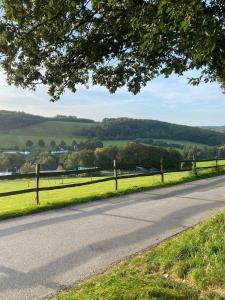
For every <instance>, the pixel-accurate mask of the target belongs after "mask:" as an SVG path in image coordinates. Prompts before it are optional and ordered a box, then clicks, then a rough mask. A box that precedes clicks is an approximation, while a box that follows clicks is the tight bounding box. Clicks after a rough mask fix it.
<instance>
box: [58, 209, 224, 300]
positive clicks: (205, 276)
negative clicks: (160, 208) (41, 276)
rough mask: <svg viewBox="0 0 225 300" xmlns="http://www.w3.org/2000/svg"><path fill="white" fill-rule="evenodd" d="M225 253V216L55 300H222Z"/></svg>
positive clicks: (62, 294) (115, 268) (181, 235)
mask: <svg viewBox="0 0 225 300" xmlns="http://www.w3.org/2000/svg"><path fill="white" fill-rule="evenodd" d="M224 253H225V212H224V213H219V214H217V215H215V216H214V217H212V218H210V219H209V220H207V221H205V222H203V223H202V224H200V225H198V226H196V227H195V228H194V229H192V230H189V231H186V232H184V233H182V234H180V235H178V236H176V237H175V238H173V239H171V240H168V241H166V242H164V243H161V244H160V245H158V246H157V247H155V248H154V249H151V250H149V251H146V252H145V253H142V254H140V255H137V256H136V257H134V258H132V259H130V260H127V261H125V262H122V263H120V264H118V265H117V266H115V267H113V268H111V269H110V270H108V271H107V272H106V273H105V274H103V275H99V276H97V277H95V278H94V279H90V280H88V281H87V282H84V283H82V284H80V285H78V286H77V287H74V288H73V289H70V290H69V291H67V292H63V293H60V294H58V295H57V296H55V297H54V298H53V299H54V300H109V299H110V300H150V299H152V300H156V299H157V300H158V299H161V300H197V299H198V300H200V299H201V300H219V299H221V300H222V299H224V296H225V276H223V275H224V271H225V257H224Z"/></svg>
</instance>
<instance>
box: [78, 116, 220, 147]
mask: <svg viewBox="0 0 225 300" xmlns="http://www.w3.org/2000/svg"><path fill="white" fill-rule="evenodd" d="M83 135H88V136H92V137H98V138H99V139H103V140H104V139H112V140H113V139H114V140H117V139H118V140H124V139H130V140H135V139H138V138H139V139H140V138H142V139H143V138H144V139H173V140H188V141H191V142H195V143H203V144H206V145H210V146H216V145H221V144H224V143H225V134H224V133H220V132H215V131H211V130H206V129H202V128H199V127H191V126H185V125H176V124H171V123H166V122H161V121H155V120H141V119H130V118H117V119H103V121H102V122H101V123H99V124H98V125H97V126H95V127H92V128H87V129H83Z"/></svg>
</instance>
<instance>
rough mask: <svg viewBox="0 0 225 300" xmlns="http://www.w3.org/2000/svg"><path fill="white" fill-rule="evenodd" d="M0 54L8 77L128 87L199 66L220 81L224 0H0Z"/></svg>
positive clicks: (27, 83) (54, 93) (26, 82)
mask: <svg viewBox="0 0 225 300" xmlns="http://www.w3.org/2000/svg"><path fill="white" fill-rule="evenodd" d="M0 10H1V11H2V13H1V17H0V61H1V66H2V67H3V68H4V70H5V72H6V74H7V79H8V82H9V83H10V84H14V85H16V86H21V87H23V88H33V89H34V88H35V87H36V85H37V84H44V85H47V86H48V87H49V94H50V96H51V97H52V100H57V99H59V98H60V95H61V94H62V93H63V92H64V90H65V89H66V88H68V89H70V90H71V91H72V92H75V91H76V88H77V85H78V84H84V85H88V82H89V81H90V82H91V83H92V84H100V85H102V86H105V87H106V88H107V89H108V90H109V91H110V92H115V91H116V90H117V88H119V87H122V86H127V87H128V90H129V91H130V92H132V93H134V94H136V93H138V92H139V91H140V89H141V87H142V86H145V85H146V83H147V82H148V81H150V80H152V79H153V78H155V77H157V76H159V75H164V76H165V77H168V76H169V75H170V74H172V73H176V74H178V75H182V74H183V73H184V72H185V71H187V70H192V69H198V70H200V75H199V77H197V78H190V80H189V81H190V83H192V84H199V83H200V82H201V81H205V82H209V81H219V82H220V83H221V86H222V87H223V88H224V87H225V67H224V66H225V47H224V45H225V14H224V11H225V2H224V0H122V1H121V0H78V1H77V0H49V1H46V0H26V1H21V0H14V1H11V0H0Z"/></svg>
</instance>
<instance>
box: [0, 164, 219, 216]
mask: <svg viewBox="0 0 225 300" xmlns="http://www.w3.org/2000/svg"><path fill="white" fill-rule="evenodd" d="M222 173H223V170H221V171H220V173H219V174H222ZM216 174H218V173H216V172H215V171H214V170H211V169H209V170H203V171H201V172H198V175H197V176H196V175H193V174H192V173H191V172H190V171H184V172H176V173H168V174H165V182H164V184H162V183H161V177H160V175H154V176H151V177H148V176H144V177H137V178H129V179H120V180H119V185H118V190H117V191H115V186H114V184H115V182H114V180H112V181H108V182H102V183H96V184H92V185H86V186H80V187H73V188H67V189H63V190H51V191H41V192H40V205H38V206H37V205H36V198H35V193H29V194H22V195H15V196H7V197H2V198H0V219H4V218H7V217H13V216H19V215H24V214H28V213H33V212H37V211H41V210H47V209H51V208H58V207H63V206H67V205H71V204H76V203H82V202H87V201H93V200H98V199H103V198H109V197H111V196H116V195H123V194H128V193H133V192H137V191H142V190H148V189H152V188H158V187H163V186H169V185H173V184H178V183H182V182H185V181H189V180H195V179H199V178H202V177H208V176H213V175H216ZM100 178H101V177H75V178H57V179H41V180H40V187H46V186H47V187H50V186H54V185H63V184H70V183H79V182H86V181H92V180H94V179H100ZM33 187H35V180H34V179H32V180H31V179H30V180H28V179H20V180H10V181H5V180H3V181H0V193H1V192H7V191H17V190H22V189H28V188H33Z"/></svg>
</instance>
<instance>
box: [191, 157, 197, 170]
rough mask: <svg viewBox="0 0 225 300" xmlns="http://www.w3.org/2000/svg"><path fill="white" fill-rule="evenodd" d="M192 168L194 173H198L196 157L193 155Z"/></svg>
mask: <svg viewBox="0 0 225 300" xmlns="http://www.w3.org/2000/svg"><path fill="white" fill-rule="evenodd" d="M192 170H193V174H194V175H197V168H196V159H195V156H193V163H192Z"/></svg>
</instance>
